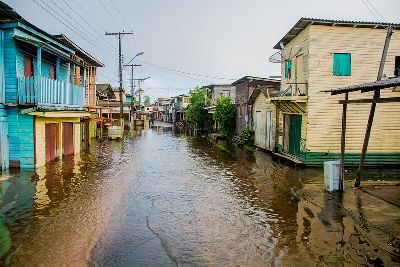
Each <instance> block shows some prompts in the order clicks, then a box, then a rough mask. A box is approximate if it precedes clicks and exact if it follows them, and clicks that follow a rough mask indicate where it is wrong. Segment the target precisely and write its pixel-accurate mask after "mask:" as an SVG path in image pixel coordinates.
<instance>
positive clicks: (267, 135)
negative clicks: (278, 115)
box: [265, 111, 272, 149]
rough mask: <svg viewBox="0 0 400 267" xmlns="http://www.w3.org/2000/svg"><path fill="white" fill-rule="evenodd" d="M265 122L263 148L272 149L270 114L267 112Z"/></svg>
mask: <svg viewBox="0 0 400 267" xmlns="http://www.w3.org/2000/svg"><path fill="white" fill-rule="evenodd" d="M266 114H267V121H266V129H265V147H266V148H269V149H272V112H271V111H267V113H266Z"/></svg>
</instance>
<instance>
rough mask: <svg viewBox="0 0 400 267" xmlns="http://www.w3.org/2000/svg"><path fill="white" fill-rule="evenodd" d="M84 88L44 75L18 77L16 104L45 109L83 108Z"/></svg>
mask: <svg viewBox="0 0 400 267" xmlns="http://www.w3.org/2000/svg"><path fill="white" fill-rule="evenodd" d="M84 93H85V91H84V88H83V87H82V86H78V85H75V84H73V83H69V82H66V81H59V80H53V79H50V78H46V77H21V78H18V104H19V105H24V106H35V107H37V108H38V109H45V110H84V105H85V97H84Z"/></svg>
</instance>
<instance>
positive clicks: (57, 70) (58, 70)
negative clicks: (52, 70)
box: [56, 57, 61, 80]
mask: <svg viewBox="0 0 400 267" xmlns="http://www.w3.org/2000/svg"><path fill="white" fill-rule="evenodd" d="M60 66H61V59H60V57H57V58H56V80H60Z"/></svg>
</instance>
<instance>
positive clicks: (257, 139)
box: [255, 111, 262, 146]
mask: <svg viewBox="0 0 400 267" xmlns="http://www.w3.org/2000/svg"><path fill="white" fill-rule="evenodd" d="M261 115H262V114H261V111H256V121H255V143H256V145H257V146H262V143H261V140H262V133H261V129H262V127H261V122H262V119H261Z"/></svg>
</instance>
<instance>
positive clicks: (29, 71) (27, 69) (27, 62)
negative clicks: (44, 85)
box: [24, 55, 34, 77]
mask: <svg viewBox="0 0 400 267" xmlns="http://www.w3.org/2000/svg"><path fill="white" fill-rule="evenodd" d="M24 76H25V77H33V76H34V71H33V58H32V56H29V55H24Z"/></svg>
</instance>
